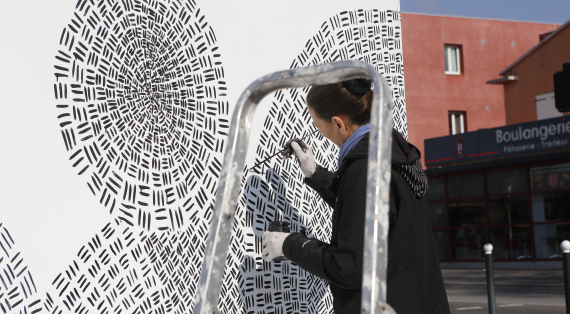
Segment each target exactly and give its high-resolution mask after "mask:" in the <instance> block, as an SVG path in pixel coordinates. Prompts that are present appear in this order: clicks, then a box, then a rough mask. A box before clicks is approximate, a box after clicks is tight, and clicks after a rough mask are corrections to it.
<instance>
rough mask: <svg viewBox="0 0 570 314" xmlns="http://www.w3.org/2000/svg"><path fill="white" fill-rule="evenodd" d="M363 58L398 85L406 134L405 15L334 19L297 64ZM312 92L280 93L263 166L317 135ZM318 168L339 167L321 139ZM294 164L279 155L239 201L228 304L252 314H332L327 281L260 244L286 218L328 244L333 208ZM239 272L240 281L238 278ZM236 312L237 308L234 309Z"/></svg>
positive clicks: (398, 124)
mask: <svg viewBox="0 0 570 314" xmlns="http://www.w3.org/2000/svg"><path fill="white" fill-rule="evenodd" d="M346 59H352V60H360V61H364V62H367V63H370V64H372V65H374V67H375V68H376V69H377V71H378V72H379V73H381V74H383V75H384V77H385V78H386V79H387V81H388V83H389V85H390V86H391V88H392V96H393V98H394V120H393V125H394V127H395V128H396V129H398V130H399V131H401V132H403V133H404V134H406V131H407V128H406V116H405V104H404V95H403V93H404V85H403V64H402V51H401V34H400V20H399V13H398V12H395V11H380V10H357V11H347V12H342V13H340V14H338V15H335V16H333V17H331V18H329V19H328V20H327V21H325V22H324V23H323V24H322V26H321V29H319V30H318V31H317V32H316V33H315V34H314V36H312V37H311V38H310V39H309V40H308V41H307V43H306V45H305V49H304V50H303V51H302V52H301V53H299V55H298V56H297V57H296V58H295V59H294V60H293V62H292V65H291V67H292V68H296V67H304V66H309V65H315V64H320V63H327V62H334V61H340V60H346ZM307 91H308V88H305V89H291V90H280V91H278V92H276V93H275V95H274V98H273V100H272V105H271V107H270V109H269V114H268V115H267V116H266V117H265V120H264V121H263V131H262V132H261V136H260V141H259V145H258V146H257V148H256V156H257V158H256V160H255V162H253V163H251V165H250V166H252V165H255V164H257V163H258V162H260V161H262V160H263V159H265V158H266V157H267V156H271V155H273V154H274V153H275V152H277V151H279V150H281V149H282V148H283V146H284V145H285V142H286V141H287V140H289V139H291V138H295V137H297V138H302V137H304V136H305V135H307V134H309V133H311V132H313V131H314V130H315V128H314V126H313V125H312V120H311V118H310V116H309V113H308V111H307V109H306V105H305V95H306V93H307ZM307 143H308V144H310V145H311V147H312V149H313V152H314V153H315V158H316V160H317V162H318V163H319V164H321V165H322V166H325V167H328V168H329V169H331V170H333V169H336V162H337V156H338V148H337V147H336V146H335V145H334V144H332V143H331V142H330V141H328V140H326V139H324V137H323V136H322V135H320V134H319V135H314V136H313V137H310V138H309V139H308V140H307ZM295 163H296V162H295V161H294V159H287V160H282V159H281V158H279V157H275V158H273V159H271V160H269V161H267V162H265V163H263V164H261V165H260V166H258V167H256V168H254V169H251V170H250V171H249V172H248V173H247V174H246V176H247V180H246V183H245V186H244V188H243V191H242V192H243V193H242V198H241V199H240V202H239V205H238V209H237V213H236V220H235V224H236V226H235V229H236V230H238V231H239V232H236V233H235V236H234V237H233V239H232V243H231V246H230V252H231V253H233V254H230V256H229V257H228V264H227V266H226V277H225V282H224V287H225V289H223V290H222V296H223V297H222V301H221V302H222V304H224V306H226V307H227V308H228V309H230V308H232V306H234V307H235V304H236V301H239V300H234V298H235V296H236V295H238V294H239V295H240V297H241V302H242V304H243V306H244V307H245V308H246V309H247V311H248V312H249V311H253V312H255V313H258V312H264V313H269V312H275V313H298V312H302V313H332V298H331V296H330V294H328V290H327V284H326V283H325V282H324V281H322V280H320V279H319V278H317V277H315V276H313V275H312V274H309V273H307V272H305V271H304V270H303V269H302V268H300V267H298V266H297V265H295V264H294V263H291V262H288V261H285V262H270V263H267V262H265V261H264V260H263V257H262V255H261V250H262V248H261V245H260V239H261V236H262V234H263V232H264V231H265V230H266V229H267V226H268V222H270V221H273V220H284V221H287V222H290V223H291V230H292V231H293V232H304V233H306V234H307V235H309V236H313V237H316V238H318V239H320V240H323V241H328V239H329V238H330V233H331V228H332V227H331V223H330V222H331V216H332V211H331V210H330V208H329V207H328V205H326V204H325V203H323V202H321V201H320V198H319V196H318V195H317V194H316V193H314V192H313V191H312V190H311V189H310V188H308V187H307V186H306V185H305V184H304V183H303V174H302V172H301V171H300V170H299V168H298V166H297V165H296V164H295ZM236 275H238V278H239V281H236V280H235V278H236ZM230 312H231V311H230Z"/></svg>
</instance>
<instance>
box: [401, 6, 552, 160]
mask: <svg viewBox="0 0 570 314" xmlns="http://www.w3.org/2000/svg"><path fill="white" fill-rule="evenodd" d="M559 26H560V25H559V24H548V23H532V22H514V21H501V20H488V19H476V18H463V17H448V16H437V15H423V14H410V13H402V49H403V54H404V65H405V86H406V110H407V116H408V134H409V140H410V142H411V143H413V144H414V145H416V146H418V148H419V149H420V151H422V152H423V151H424V148H423V145H424V144H423V143H424V140H425V139H427V138H433V137H438V136H445V135H449V134H455V133H461V132H465V131H470V130H477V129H480V128H491V127H496V126H501V125H505V119H506V118H505V98H504V92H503V88H502V86H501V85H490V84H486V82H487V81H489V80H490V79H493V78H496V77H497V74H498V73H499V72H500V71H502V70H503V69H505V68H506V67H507V66H508V65H509V64H512V63H513V62H514V61H515V60H517V59H518V58H519V57H520V56H522V55H523V54H524V53H525V52H527V51H528V50H529V49H531V48H532V47H533V46H535V45H536V44H537V43H538V42H539V40H540V38H539V37H540V35H541V34H545V33H550V32H552V31H554V30H556V29H557V28H558V27H559ZM452 128H453V130H452ZM424 161H425V160H422V162H424ZM424 165H425V163H424Z"/></svg>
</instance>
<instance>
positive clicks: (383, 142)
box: [194, 61, 395, 314]
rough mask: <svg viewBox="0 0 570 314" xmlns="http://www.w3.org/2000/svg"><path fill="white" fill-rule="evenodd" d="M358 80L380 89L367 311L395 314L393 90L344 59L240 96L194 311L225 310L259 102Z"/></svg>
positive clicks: (270, 78)
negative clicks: (391, 272)
mask: <svg viewBox="0 0 570 314" xmlns="http://www.w3.org/2000/svg"><path fill="white" fill-rule="evenodd" d="M355 78H367V79H370V80H372V82H373V91H374V97H373V101H372V110H371V118H370V125H371V128H370V144H369V157H368V178H367V188H366V221H365V230H364V232H365V241H364V263H363V274H362V276H363V277H362V311H361V313H395V312H394V310H393V309H392V308H391V307H390V306H389V305H388V304H387V303H386V269H387V255H388V227H389V222H388V208H389V198H390V193H389V190H390V174H391V172H390V168H391V159H390V157H391V148H392V144H391V143H392V142H391V141H392V138H391V134H392V132H391V128H392V126H391V123H392V110H391V109H392V97H391V90H390V88H389V87H388V84H387V83H386V81H385V79H384V78H383V77H381V76H380V75H379V74H378V73H377V72H376V70H375V69H374V68H373V67H372V66H370V65H369V64H366V63H363V62H358V61H340V62H334V63H329V64H323V65H317V66H311V67H306V68H299V69H293V70H286V71H281V72H275V73H272V74H269V75H266V76H264V77H262V78H260V79H258V80H256V81H255V82H253V83H252V84H251V85H249V87H247V88H246V90H245V91H244V92H243V94H242V95H241V97H240V98H239V100H238V103H237V105H236V107H235V109H234V112H233V115H232V121H231V126H230V132H229V136H228V139H227V146H226V152H225V155H224V163H223V167H222V171H221V176H220V181H219V187H218V192H217V195H216V203H215V208H214V212H213V215H212V221H211V224H210V232H209V236H208V244H207V250H206V255H205V257H204V261H203V265H202V273H201V277H200V285H199V290H198V293H197V295H196V298H195V304H196V306H195V307H194V313H200V314H213V313H219V310H218V307H217V305H218V299H219V292H220V288H221V284H222V279H223V275H224V266H225V262H226V257H227V251H228V245H229V243H230V237H231V233H230V232H228V230H232V229H231V228H232V222H233V219H234V212H235V208H236V205H237V201H238V198H239V191H240V184H241V177H242V175H243V171H242V170H243V168H244V165H245V158H246V154H247V147H248V142H249V137H250V128H251V125H252V118H253V115H254V112H255V110H256V108H257V105H258V104H259V102H260V101H261V100H262V99H263V98H264V97H265V96H267V95H268V94H270V93H272V92H274V91H276V90H279V89H283V88H297V87H305V86H309V85H324V84H331V83H335V82H340V81H344V80H348V79H355Z"/></svg>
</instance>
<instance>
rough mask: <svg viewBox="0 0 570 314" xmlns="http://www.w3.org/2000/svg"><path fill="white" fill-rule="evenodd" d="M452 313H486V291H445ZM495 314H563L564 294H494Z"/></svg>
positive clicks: (487, 309)
mask: <svg viewBox="0 0 570 314" xmlns="http://www.w3.org/2000/svg"><path fill="white" fill-rule="evenodd" d="M447 297H448V300H449V307H450V308H451V313H453V314H487V313H489V308H488V306H487V292H486V291H480V290H479V291H459V290H451V291H447ZM496 302H497V314H514V313H517V314H535V313H536V314H538V313H540V314H543V313H549V314H550V313H552V314H558V313H560V314H565V313H566V307H565V301H564V294H559V293H550V294H549V293H534V294H533V293H521V292H501V293H497V294H496Z"/></svg>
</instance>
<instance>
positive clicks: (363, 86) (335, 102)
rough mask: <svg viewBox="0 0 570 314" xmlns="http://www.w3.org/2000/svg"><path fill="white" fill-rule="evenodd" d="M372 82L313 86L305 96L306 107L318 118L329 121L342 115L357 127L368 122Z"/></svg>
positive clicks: (359, 80) (346, 82)
mask: <svg viewBox="0 0 570 314" xmlns="http://www.w3.org/2000/svg"><path fill="white" fill-rule="evenodd" d="M371 84H372V81H370V80H366V79H353V80H348V81H344V82H340V83H333V84H328V85H315V86H313V87H311V90H309V93H308V94H307V105H308V106H309V107H311V109H313V110H314V111H315V112H316V113H317V115H319V117H320V118H322V119H324V120H327V121H328V120H330V119H331V118H332V117H334V116H337V115H344V116H346V117H347V118H349V119H350V121H352V123H355V124H357V125H363V124H366V123H368V122H370V108H371V105H372V90H371V89H370V87H371Z"/></svg>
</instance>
